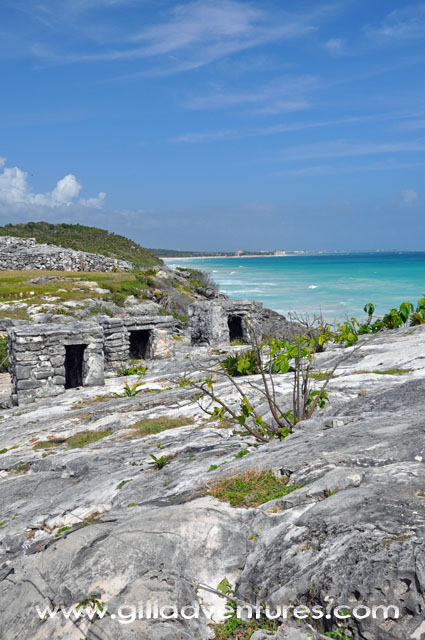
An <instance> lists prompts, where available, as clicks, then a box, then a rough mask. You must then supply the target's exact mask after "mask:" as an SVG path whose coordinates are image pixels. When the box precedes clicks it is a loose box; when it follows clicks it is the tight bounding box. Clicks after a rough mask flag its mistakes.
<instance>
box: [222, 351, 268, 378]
mask: <svg viewBox="0 0 425 640" xmlns="http://www.w3.org/2000/svg"><path fill="white" fill-rule="evenodd" d="M221 364H222V366H223V367H224V368H225V369H226V371H227V373H228V374H229V375H230V376H233V377H235V376H250V375H253V374H255V373H259V368H258V356H257V352H256V351H255V350H251V351H243V352H242V353H232V354H230V355H229V356H227V358H225V359H224V360H223V361H222V363H221Z"/></svg>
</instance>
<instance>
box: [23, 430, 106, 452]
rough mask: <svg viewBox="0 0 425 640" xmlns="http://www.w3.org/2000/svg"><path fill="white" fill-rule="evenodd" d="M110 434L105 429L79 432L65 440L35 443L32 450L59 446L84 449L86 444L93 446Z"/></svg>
mask: <svg viewBox="0 0 425 640" xmlns="http://www.w3.org/2000/svg"><path fill="white" fill-rule="evenodd" d="M111 434H112V430H111V429H107V430H105V431H81V432H80V433H76V434H75V435H73V436H70V437H69V438H66V440H59V439H54V438H52V439H51V440H40V441H39V442H36V443H35V445H34V447H33V449H34V450H35V451H37V450H39V449H51V448H53V447H59V446H60V445H66V446H67V447H69V448H70V449H77V448H80V447H85V446H86V445H88V444H93V443H94V442H98V440H101V439H102V438H106V437H107V436H110V435H111Z"/></svg>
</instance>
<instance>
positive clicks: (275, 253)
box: [273, 249, 286, 256]
mask: <svg viewBox="0 0 425 640" xmlns="http://www.w3.org/2000/svg"><path fill="white" fill-rule="evenodd" d="M273 255H274V256H286V251H283V249H276V251H273Z"/></svg>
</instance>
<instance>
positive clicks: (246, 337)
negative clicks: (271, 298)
mask: <svg viewBox="0 0 425 640" xmlns="http://www.w3.org/2000/svg"><path fill="white" fill-rule="evenodd" d="M261 313H262V304H261V302H253V301H251V300H214V301H212V302H195V303H194V304H192V305H191V306H190V307H189V326H190V335H191V342H192V345H203V344H204V345H210V346H214V347H218V346H228V345H229V344H230V342H231V340H232V329H231V325H232V322H234V323H235V324H236V328H238V325H239V333H240V335H238V336H233V337H239V338H240V339H241V340H243V341H244V342H246V343H247V344H249V343H251V342H252V339H254V338H255V339H257V340H260V339H261V335H262V321H261Z"/></svg>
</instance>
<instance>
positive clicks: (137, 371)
mask: <svg viewBox="0 0 425 640" xmlns="http://www.w3.org/2000/svg"><path fill="white" fill-rule="evenodd" d="M145 373H146V367H145V366H143V365H135V366H133V367H128V368H127V369H119V370H118V371H117V376H134V375H139V376H144V375H145Z"/></svg>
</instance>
